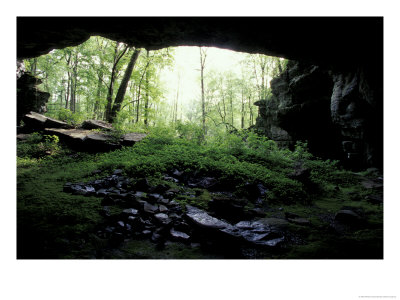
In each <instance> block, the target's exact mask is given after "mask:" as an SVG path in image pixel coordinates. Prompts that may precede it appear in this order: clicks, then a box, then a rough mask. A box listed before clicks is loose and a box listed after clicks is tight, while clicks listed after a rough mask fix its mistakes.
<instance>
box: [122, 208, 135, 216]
mask: <svg viewBox="0 0 400 300" xmlns="http://www.w3.org/2000/svg"><path fill="white" fill-rule="evenodd" d="M122 213H123V214H125V215H127V216H137V215H138V213H139V212H138V210H137V209H134V208H127V209H124V210H123V211H122Z"/></svg>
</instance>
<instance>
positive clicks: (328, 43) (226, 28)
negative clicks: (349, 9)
mask: <svg viewBox="0 0 400 300" xmlns="http://www.w3.org/2000/svg"><path fill="white" fill-rule="evenodd" d="M93 35H100V36H103V37H106V38H109V39H112V40H115V41H119V42H124V43H127V44H129V45H131V46H135V47H141V48H146V49H148V50H156V49H160V48H164V47H170V46H212V47H219V48H225V49H231V50H235V51H241V52H248V53H262V54H266V55H271V56H279V57H284V58H288V59H292V60H300V61H305V62H308V63H313V64H317V65H326V66H329V67H332V68H334V67H341V68H345V67H346V66H349V65H354V64H366V62H368V61H371V58H372V60H373V61H374V62H375V63H378V64H380V63H381V60H382V51H383V49H382V48H383V47H382V45H383V18H379V17H329V18H328V17H18V18H17V58H18V59H24V58H31V57H37V56H40V55H42V54H46V53H48V52H49V51H51V50H52V49H59V48H64V47H68V46H76V45H79V44H81V43H82V42H84V41H86V40H87V39H88V38H89V37H90V36H93ZM374 58H376V59H374Z"/></svg>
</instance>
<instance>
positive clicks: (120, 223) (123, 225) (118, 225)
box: [117, 221, 125, 229]
mask: <svg viewBox="0 0 400 300" xmlns="http://www.w3.org/2000/svg"><path fill="white" fill-rule="evenodd" d="M117 228H118V229H124V228H125V223H124V222H123V221H118V222H117Z"/></svg>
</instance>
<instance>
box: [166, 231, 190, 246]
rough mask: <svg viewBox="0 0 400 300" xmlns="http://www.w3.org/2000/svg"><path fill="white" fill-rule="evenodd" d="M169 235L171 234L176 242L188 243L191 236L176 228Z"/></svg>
mask: <svg viewBox="0 0 400 300" xmlns="http://www.w3.org/2000/svg"><path fill="white" fill-rule="evenodd" d="M169 233H170V235H171V237H172V239H173V240H175V241H178V242H185V243H187V242H189V240H190V236H189V235H188V234H186V233H184V232H181V231H177V230H175V229H174V228H171V230H170V231H169Z"/></svg>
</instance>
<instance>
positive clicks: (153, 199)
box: [147, 194, 162, 204]
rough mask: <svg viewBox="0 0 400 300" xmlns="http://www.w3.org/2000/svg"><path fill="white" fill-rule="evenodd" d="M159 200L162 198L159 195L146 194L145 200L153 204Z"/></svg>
mask: <svg viewBox="0 0 400 300" xmlns="http://www.w3.org/2000/svg"><path fill="white" fill-rule="evenodd" d="M160 199H162V196H161V195H160V194H148V195H147V200H148V201H149V202H150V203H153V204H154V203H156V202H158V201H159V200H160Z"/></svg>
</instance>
